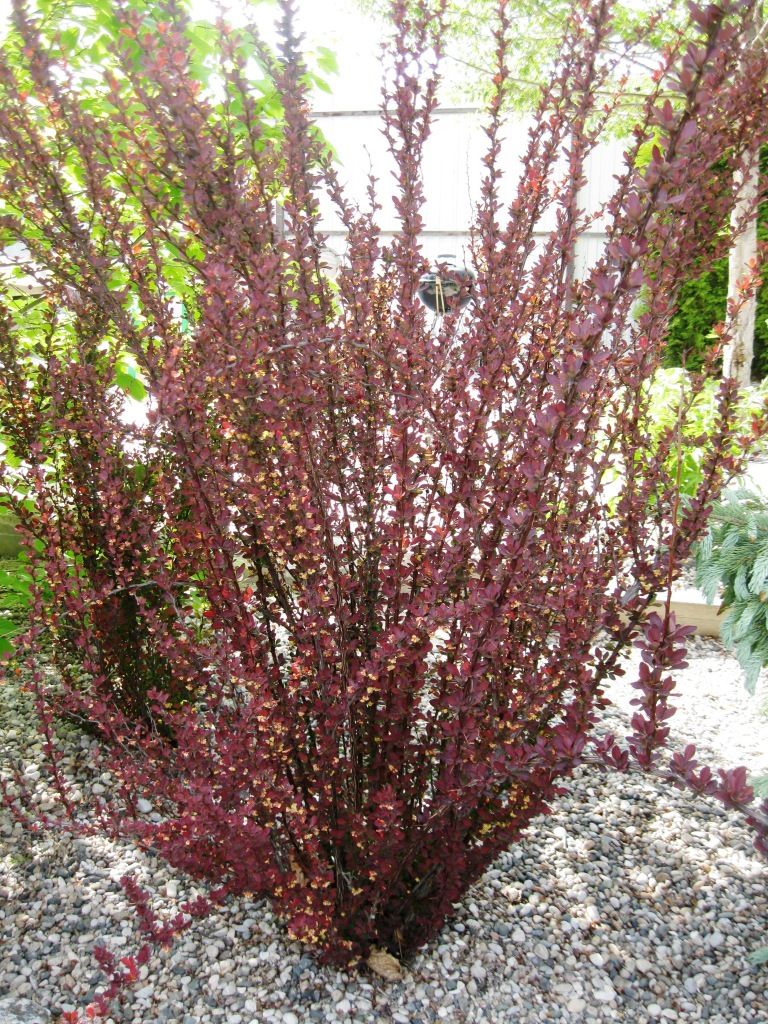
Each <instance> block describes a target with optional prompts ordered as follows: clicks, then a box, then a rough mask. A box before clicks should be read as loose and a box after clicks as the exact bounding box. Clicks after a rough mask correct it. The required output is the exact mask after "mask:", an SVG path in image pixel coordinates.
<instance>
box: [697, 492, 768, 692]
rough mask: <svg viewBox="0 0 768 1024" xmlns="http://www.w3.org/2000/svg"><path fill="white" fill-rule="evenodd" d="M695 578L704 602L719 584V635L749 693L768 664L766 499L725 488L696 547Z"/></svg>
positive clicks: (717, 588)
mask: <svg viewBox="0 0 768 1024" xmlns="http://www.w3.org/2000/svg"><path fill="white" fill-rule="evenodd" d="M696 583H697V585H698V586H699V587H700V588H701V590H702V592H703V593H704V595H705V597H706V598H707V600H708V601H710V602H711V601H714V599H715V597H716V596H717V593H718V590H719V589H720V588H721V587H722V593H721V596H720V601H721V605H722V608H723V610H724V611H726V613H727V614H726V617H725V620H724V621H723V626H722V630H721V635H722V638H723V641H724V643H725V644H727V646H729V647H731V648H733V651H734V653H735V655H736V657H737V658H738V661H739V664H740V665H741V667H742V669H743V670H744V677H745V679H744V681H745V684H746V686H747V689H748V690H749V692H750V693H754V691H755V686H756V684H757V679H758V676H759V675H760V669H761V668H762V667H763V666H764V665H768V498H766V497H765V496H764V495H763V494H758V493H755V492H753V491H749V490H746V489H744V488H738V489H733V490H730V491H726V492H725V494H724V496H723V500H722V501H720V502H718V503H717V504H716V505H715V506H714V508H713V510H712V515H711V518H710V528H709V533H708V534H707V536H706V537H705V538H704V539H703V540H702V541H701V543H700V544H699V545H698V548H697V551H696Z"/></svg>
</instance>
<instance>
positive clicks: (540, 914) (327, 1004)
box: [0, 639, 768, 1024]
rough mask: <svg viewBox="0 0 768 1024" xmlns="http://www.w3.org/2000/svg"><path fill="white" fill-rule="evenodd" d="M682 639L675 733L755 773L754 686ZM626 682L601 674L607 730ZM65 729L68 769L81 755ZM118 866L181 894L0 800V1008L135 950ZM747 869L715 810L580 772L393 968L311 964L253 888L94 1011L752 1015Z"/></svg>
mask: <svg viewBox="0 0 768 1024" xmlns="http://www.w3.org/2000/svg"><path fill="white" fill-rule="evenodd" d="M691 653H692V658H691V665H690V667H689V668H688V669H686V670H683V671H681V672H679V673H678V679H679V697H678V704H679V712H678V715H677V716H676V718H675V719H674V720H673V726H674V728H675V732H676V734H677V736H678V739H679V741H680V742H687V741H689V740H694V741H696V742H697V743H698V744H699V746H700V749H702V750H704V751H706V752H707V753H708V754H709V755H710V757H711V760H712V761H713V762H714V763H718V764H722V765H728V766H732V765H734V764H738V763H744V764H746V765H747V766H748V767H749V768H750V770H751V771H754V772H756V773H757V774H759V773H760V772H765V771H768V719H767V718H766V717H765V716H764V715H763V714H762V713H761V710H760V708H761V703H762V704H765V702H766V697H765V693H763V695H762V697H761V696H760V695H759V694H758V697H757V698H756V699H750V698H749V696H748V695H747V694H746V692H745V691H744V690H743V688H742V686H741V680H740V675H739V670H738V666H737V665H736V663H735V662H734V660H733V659H732V658H731V657H730V656H729V655H727V654H726V653H725V652H724V651H723V649H722V648H721V647H720V646H719V644H717V643H716V642H714V641H709V640H703V639H696V640H694V648H693V650H692V652H691ZM630 676H631V673H630ZM628 681H629V677H628V678H627V680H623V681H618V682H617V683H616V684H614V686H613V690H612V696H613V697H614V699H615V701H616V709H615V710H614V711H612V712H611V714H610V721H609V723H608V724H609V725H610V727H611V728H612V729H614V730H618V729H621V728H622V724H623V720H624V719H625V716H626V710H627V708H628V706H629V705H628V701H629V699H630V698H631V696H632V693H633V691H631V690H630V689H629V687H628V685H627V683H628ZM0 692H2V697H3V706H2V709H0V744H2V747H4V748H5V751H6V753H11V754H15V755H17V756H18V755H23V756H24V758H25V763H26V771H27V774H28V776H29V778H30V779H31V780H32V781H33V782H34V781H36V780H37V778H38V769H37V767H36V765H35V753H34V749H33V748H32V749H31V748H30V747H29V736H28V727H27V724H26V723H27V719H26V717H25V715H26V712H25V709H24V706H23V703H22V702H21V700H20V698H18V697H17V696H16V695H15V693H14V691H13V690H12V688H11V687H10V685H6V686H5V687H3V688H2V691H0ZM78 742H79V747H75V746H73V751H72V763H71V769H72V771H73V772H74V773H75V774H76V773H77V771H78V767H77V766H78V764H80V763H84V762H86V761H87V758H88V749H87V744H88V741H86V740H82V741H78ZM2 747H0V752H1V751H2ZM0 760H2V758H0ZM37 785H38V793H39V800H40V801H41V803H42V806H45V801H46V799H47V797H46V793H45V785H44V783H43V782H42V781H39V782H37ZM148 813H151V811H149V810H148ZM125 872H132V873H134V874H135V875H136V877H137V878H138V880H139V881H140V883H142V884H144V885H145V886H146V887H147V888H149V889H150V890H151V891H152V892H153V893H154V902H155V906H156V909H157V910H159V911H163V912H166V913H172V912H173V911H174V910H175V908H177V907H178V905H179V904H180V903H181V902H183V901H184V900H185V899H188V898H189V897H190V896H191V895H193V894H194V893H195V892H196V890H195V888H194V886H193V885H191V884H190V883H189V882H188V880H186V879H185V878H184V877H182V876H179V875H178V874H175V873H174V872H172V871H170V870H168V868H166V867H165V866H164V865H163V864H162V863H160V862H158V861H156V860H153V858H152V857H151V856H148V855H146V854H143V853H139V852H137V851H136V850H134V849H132V848H131V846H130V845H128V844H120V843H114V842H110V841H106V840H99V839H88V840H83V839H71V838H50V837H29V836H28V835H25V834H23V833H22V832H21V830H20V828H19V827H18V826H16V825H14V824H13V823H12V821H11V820H10V818H9V816H8V814H7V812H5V811H0V941H1V942H2V945H1V947H0V1024H4V1022H5V1021H8V1022H11V1021H22V1020H23V1021H24V1024H37V1022H43V1021H49V1020H50V1021H54V1020H56V1018H57V1016H58V1014H59V1012H60V1011H62V1010H70V1009H74V1008H75V1007H76V1006H82V1005H84V1003H85V1002H87V1001H88V999H89V998H91V997H92V996H93V994H94V993H95V992H96V991H97V990H98V986H99V984H100V974H99V971H98V969H97V968H96V966H95V963H94V961H93V958H92V956H91V950H92V947H93V945H94V943H96V942H97V941H98V942H102V943H104V944H106V945H108V946H109V947H110V948H111V949H113V950H114V951H119V952H121V954H125V953H128V952H131V951H133V950H135V949H136V947H137V935H136V927H135V918H134V914H133V911H132V909H131V908H130V906H129V905H128V904H127V902H126V900H125V899H124V897H123V895H122V890H121V889H120V887H119V885H118V884H117V879H118V878H119V877H120V875H122V874H124V873H125ZM767 882H768V865H766V864H765V863H764V862H762V861H759V860H758V859H757V857H756V856H755V855H754V854H753V852H752V849H751V843H750V839H749V837H748V835H747V833H746V831H745V830H744V829H743V828H742V827H741V825H740V824H739V822H738V819H737V818H735V817H734V816H732V815H730V814H728V813H727V812H725V811H724V810H721V809H720V808H719V807H717V806H715V805H713V804H711V803H709V802H708V801H705V800H703V799H700V798H697V797H696V796H695V795H693V794H690V793H687V792H686V793H683V792H679V791H677V790H674V789H672V788H671V787H669V786H664V785H663V784H660V783H657V782H655V781H653V780H651V779H647V778H644V777H641V776H637V775H633V776H631V777H629V778H626V777H625V778H621V777H619V776H607V777H605V776H603V775H601V774H600V773H599V772H597V771H594V770H586V769H585V770H581V771H580V772H579V774H578V776H577V777H576V778H575V779H574V780H573V783H572V785H571V787H570V793H569V795H568V796H567V797H564V798H562V799H561V800H560V801H559V802H558V805H557V808H556V810H555V812H554V813H553V814H552V815H550V816H549V817H547V818H543V819H540V820H539V821H538V822H537V823H536V825H535V827H532V828H531V829H530V830H529V831H528V833H527V835H526V837H525V839H524V841H522V842H521V843H519V844H518V845H517V846H515V847H513V848H512V849H510V850H509V852H507V853H506V854H504V855H503V856H502V857H500V858H499V860H498V861H497V863H496V864H494V866H493V867H492V868H491V869H490V870H489V871H488V872H486V874H485V875H484V877H483V878H482V880H481V881H480V882H479V883H478V884H477V885H476V886H475V887H474V888H473V889H472V890H471V891H470V892H469V893H468V894H467V896H466V898H465V899H464V900H463V902H462V903H461V904H460V905H459V906H458V907H457V909H456V915H455V918H454V919H453V920H452V921H451V922H450V923H449V925H447V926H446V928H445V929H444V931H443V932H442V934H441V935H440V936H439V938H438V939H436V940H435V941H434V942H433V943H432V944H431V945H430V946H429V947H428V948H426V949H425V950H424V951H423V952H422V954H421V955H420V956H418V957H417V958H416V960H414V961H413V962H412V963H411V964H410V965H409V966H408V969H407V972H406V975H405V977H404V980H402V981H401V982H397V983H394V984H388V983H386V982H384V981H382V980H381V979H378V978H376V977H374V976H372V975H370V974H366V973H365V972H361V973H354V974H346V973H342V972H338V971H335V970H332V969H328V968H322V967H318V966H317V965H316V964H315V963H314V962H313V961H312V959H311V958H310V957H309V956H308V955H306V952H305V951H304V950H302V948H301V947H300V946H298V945H297V944H296V943H292V942H290V941H288V940H287V938H286V936H285V934H284V932H283V931H282V929H281V926H280V924H279V922H278V921H277V920H276V919H275V917H274V916H273V915H272V913H271V911H270V909H269V907H268V906H267V905H266V904H265V903H264V902H261V901H257V902H252V901H249V900H247V899H239V900H234V901H231V902H229V903H227V905H226V906H225V907H224V908H222V909H221V910H219V911H218V912H217V913H216V914H214V915H213V916H211V917H210V918H208V919H207V920H205V921H202V922H198V923H196V925H195V926H193V929H192V930H191V931H189V932H187V933H186V934H185V935H183V936H182V937H180V938H179V939H178V940H177V942H176V944H175V946H174V947H173V948H172V949H171V950H170V951H168V952H165V953H160V954H156V955H155V957H154V958H153V960H152V963H151V964H150V965H149V968H148V969H147V968H144V969H143V975H144V976H143V977H142V979H141V981H140V982H139V983H138V984H137V985H135V986H134V988H133V989H132V990H130V992H129V993H128V994H127V996H126V998H125V1001H124V1003H123V1005H122V1006H120V1007H116V1008H115V1010H114V1012H113V1016H112V1017H111V1018H108V1024H109V1021H112V1022H113V1024H122V1022H128V1021H132V1022H141V1024H155V1022H158V1024H160V1022H165V1024H208V1022H213V1021H222V1022H225V1024H261V1022H265V1024H305V1022H315V1021H316V1022H318V1024H319V1022H326V1021H327V1022H330V1024H334V1022H336V1021H340V1022H350V1021H353V1022H366V1024H367V1022H374V1024H383V1022H396V1024H428V1022H432V1021H447V1022H457V1024H458V1022H462V1024H463V1022H467V1024H472V1022H477V1024H479V1022H483V1024H497V1022H498V1024H513V1022H514V1024H546V1022H555V1021H560V1022H568V1024H571V1022H572V1024H605V1022H617V1024H656V1022H665V1021H677V1022H679V1024H693V1022H695V1021H708V1022H710V1024H768V965H764V966H753V965H751V964H750V962H749V961H748V959H747V957H748V954H749V953H750V952H751V951H752V950H754V949H756V948H757V947H759V946H761V945H766V944H768V885H767V884H766V883H767ZM22 1011H23V1013H22ZM4 1012H5V1014H6V1016H5V1017H4V1016H3V1013H4ZM13 1014H15V1016H14V1015H13Z"/></svg>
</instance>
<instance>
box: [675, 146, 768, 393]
mask: <svg viewBox="0 0 768 1024" xmlns="http://www.w3.org/2000/svg"><path fill="white" fill-rule="evenodd" d="M760 170H761V173H762V176H763V177H765V176H766V175H768V147H767V148H765V149H764V150H763V152H762V154H761V157H760ZM758 238H760V239H762V240H766V239H768V202H766V203H763V204H762V206H761V207H760V218H759V222H758ZM727 294H728V260H727V258H726V259H723V260H719V261H718V262H717V263H716V264H715V265H714V266H713V267H712V268H711V269H710V270H708V271H706V272H705V273H704V274H701V275H700V276H699V277H696V278H694V279H693V280H691V281H689V282H688V283H687V284H685V285H684V286H683V288H682V289H681V292H680V299H679V305H678V310H677V312H676V314H675V316H674V317H673V318H672V322H671V324H670V327H669V336H668V340H667V354H666V357H665V360H664V365H665V366H682V365H683V358H684V356H685V355H686V353H687V357H686V358H685V365H686V366H687V367H688V369H690V370H698V369H699V368H700V367H701V363H702V358H703V354H704V352H705V350H706V349H707V347H708V346H709V345H710V344H711V343H712V328H713V327H714V325H715V324H717V323H719V322H720V321H721V320H724V319H725V303H726V297H727ZM752 376H753V378H756V379H757V380H762V379H763V378H765V377H768V275H766V281H765V283H764V284H763V286H762V287H761V288H760V291H759V292H758V295H757V313H756V316H755V356H754V360H753V362H752Z"/></svg>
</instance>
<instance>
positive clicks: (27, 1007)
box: [0, 996, 51, 1024]
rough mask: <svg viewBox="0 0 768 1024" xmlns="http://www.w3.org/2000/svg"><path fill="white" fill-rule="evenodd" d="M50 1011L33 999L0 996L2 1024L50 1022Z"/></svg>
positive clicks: (39, 1023) (46, 1023)
mask: <svg viewBox="0 0 768 1024" xmlns="http://www.w3.org/2000/svg"><path fill="white" fill-rule="evenodd" d="M50 1020H51V1015H50V1013H49V1012H48V1011H47V1010H46V1009H44V1008H43V1007H42V1006H39V1005H38V1004H37V1003H33V1002H32V1000H31V999H19V998H17V997H16V996H5V997H4V998H2V997H0V1024H49V1021H50Z"/></svg>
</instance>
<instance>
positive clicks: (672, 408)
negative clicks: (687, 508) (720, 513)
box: [644, 367, 768, 497]
mask: <svg viewBox="0 0 768 1024" xmlns="http://www.w3.org/2000/svg"><path fill="white" fill-rule="evenodd" d="M645 386H646V387H647V388H648V391H649V395H650V401H649V403H648V413H647V418H646V422H645V424H644V429H645V432H646V435H647V437H648V441H649V443H650V445H651V446H652V447H653V449H654V450H657V449H658V448H659V446H660V445H666V446H668V448H669V454H668V456H667V469H668V471H670V472H672V473H673V474H674V475H677V474H678V473H679V482H680V492H681V494H682V495H684V496H687V497H691V496H692V495H694V494H695V493H696V491H697V489H698V487H699V485H700V484H701V482H702V480H703V474H704V467H705V465H706V460H707V458H708V456H709V454H710V451H711V447H712V444H713V438H714V437H715V434H716V425H717V420H718V416H719V415H720V411H719V403H718V388H719V381H716V380H707V381H705V382H704V383H703V385H701V386H699V385H698V384H696V385H695V378H694V375H693V374H691V373H689V372H688V371H687V370H684V369H682V368H681V367H671V368H667V369H659V370H657V371H656V373H655V374H654V376H653V378H652V379H651V380H650V381H649V382H648V384H646V385H645ZM767 401H768V381H766V383H765V384H764V385H760V386H758V387H752V388H745V389H744V391H743V393H742V397H741V399H740V403H739V406H738V414H737V421H738V430H737V431H736V433H735V434H734V435H733V437H732V438H731V441H730V454H731V455H733V456H739V455H740V454H741V452H742V450H743V437H744V435H745V434H748V433H749V432H750V430H751V427H752V424H753V422H755V421H756V420H758V419H759V417H761V416H762V414H763V413H764V411H765V407H766V402H767ZM678 463H679V466H678Z"/></svg>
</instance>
